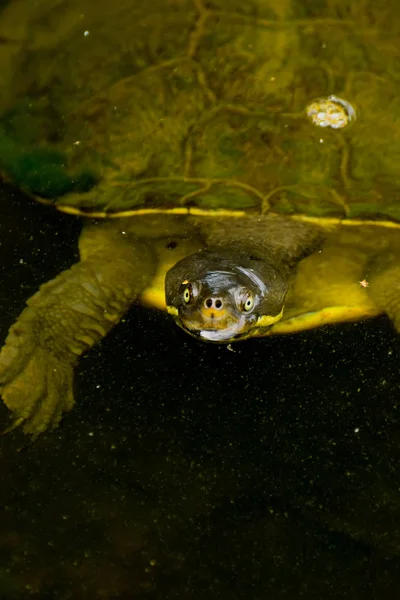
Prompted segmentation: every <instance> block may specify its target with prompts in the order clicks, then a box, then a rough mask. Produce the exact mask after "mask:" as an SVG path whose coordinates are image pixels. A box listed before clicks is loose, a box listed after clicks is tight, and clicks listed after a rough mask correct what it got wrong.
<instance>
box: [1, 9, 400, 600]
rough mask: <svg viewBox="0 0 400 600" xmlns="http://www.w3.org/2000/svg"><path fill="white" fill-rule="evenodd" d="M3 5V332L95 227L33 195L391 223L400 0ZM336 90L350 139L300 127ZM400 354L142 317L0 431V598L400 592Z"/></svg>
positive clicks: (346, 338)
mask: <svg viewBox="0 0 400 600" xmlns="http://www.w3.org/2000/svg"><path fill="white" fill-rule="evenodd" d="M3 4H4V8H2V12H0V42H1V47H0V62H1V66H2V80H1V81H0V86H1V100H0V108H1V114H2V115H3V116H2V119H1V127H0V165H1V169H2V171H3V173H4V174H6V175H7V176H8V178H10V179H11V180H12V181H13V186H14V187H12V186H10V185H8V184H2V187H1V189H0V236H1V237H0V242H1V245H0V252H1V254H0V278H1V279H0V280H1V286H0V305H1V306H0V309H1V312H0V315H1V318H0V335H1V340H2V341H3V340H4V339H5V338H6V335H7V331H8V328H9V327H10V325H11V324H12V323H13V322H14V321H15V319H16V318H17V317H18V315H19V313H20V312H21V310H22V309H23V307H24V303H25V301H26V299H27V298H28V297H30V296H31V295H32V294H33V293H34V292H35V291H36V290H37V288H38V286H39V285H40V284H42V283H44V282H46V281H48V280H49V279H52V278H53V277H55V276H56V275H57V274H58V273H59V272H60V271H62V270H64V269H67V268H69V267H70V266H71V265H72V264H73V263H74V262H75V261H76V260H77V259H78V254H77V240H78V237H79V232H80V228H81V224H80V221H79V220H78V219H75V217H71V216H68V215H63V214H61V213H56V212H55V211H54V210H53V209H52V208H49V207H46V206H41V205H39V204H38V203H35V202H34V201H33V200H29V199H28V198H27V196H25V195H23V194H21V193H20V192H18V191H16V187H18V185H19V186H22V187H24V188H26V189H27V190H28V191H32V192H35V193H40V194H41V195H42V196H43V197H46V198H47V199H49V198H50V199H51V200H52V201H56V202H61V203H62V204H64V205H65V204H67V203H68V204H74V205H75V206H82V195H81V193H83V192H84V190H86V192H85V193H86V196H85V198H86V199H85V202H84V203H83V204H84V205H85V208H90V209H91V210H93V209H95V210H99V209H102V210H103V209H104V208H105V205H107V206H106V208H107V210H108V211H110V212H112V211H115V210H121V209H126V208H131V207H132V206H135V207H138V206H140V207H142V208H154V207H159V206H160V205H164V203H166V202H167V203H168V206H169V207H173V206H174V207H176V206H178V205H179V207H180V208H184V207H185V206H194V205H195V206H196V207H200V208H202V209H205V208H208V207H215V206H216V204H217V203H218V205H221V204H223V205H224V207H226V206H228V207H230V206H234V207H235V208H236V209H237V210H243V211H260V210H267V208H268V209H269V210H273V211H275V212H279V213H281V214H288V213H294V212H306V213H307V214H308V215H313V216H320V215H323V216H328V217H332V218H341V217H353V216H355V217H357V218H363V217H366V216H367V217H368V218H370V219H382V218H391V219H394V220H397V219H398V218H399V215H400V211H399V206H400V204H399V182H398V172H399V169H398V147H399V146H398V138H399V134H398V126H399V120H398V118H399V117H398V115H399V114H400V113H399V108H400V107H399V100H398V98H399V89H398V88H399V87H400V81H399V74H398V68H397V67H398V64H399V56H400V49H399V47H398V39H399V34H400V9H399V8H398V6H397V3H395V2H394V1H393V2H389V1H388V2H382V3H373V2H370V1H368V0H365V1H362V0H357V1H356V2H353V3H350V2H344V1H339V0H338V1H336V2H334V1H332V2H329V1H321V2H295V1H294V0H285V1H284V2H281V3H279V6H276V5H275V3H274V2H271V1H269V0H257V1H256V0H252V2H249V3H246V4H243V3H239V2H235V1H232V2H229V3H228V2H227V1H224V0H215V1H212V2H202V1H201V0H197V1H189V0H157V1H156V2H154V3H153V4H152V5H151V7H150V5H149V7H148V9H147V8H146V9H145V4H143V2H139V0H138V1H137V2H136V1H135V0H123V1H122V0H121V2H119V3H109V2H103V1H97V2H96V3H95V2H93V1H91V0H85V1H78V0H76V1H72V0H68V2H67V1H62V0H60V1H56V0H42V1H41V2H35V3H32V2H28V0H20V1H19V2H17V0H15V2H14V1H11V2H8V3H3ZM166 22H167V23H168V26H166ZM330 94H334V95H336V96H339V97H341V98H344V99H345V100H346V101H348V102H350V103H351V104H352V105H354V107H355V110H356V114H357V119H356V121H355V123H354V124H352V125H351V126H350V127H349V128H344V129H343V130H332V129H330V128H317V127H314V126H313V125H312V124H311V123H310V122H309V121H308V120H307V118H306V116H305V107H306V105H307V103H308V102H310V101H312V100H314V99H315V98H321V97H326V96H328V95H330ZM114 107H116V108H115V109H114ZM161 114H163V116H162V120H163V125H162V127H161V126H160V125H159V122H160V118H161V117H160V115H161ZM156 123H158V125H157V127H156ZM98 180H99V181H100V183H99V184H98V185H97V187H94V188H92V186H93V185H94V184H95V183H96V182H97V181H98ZM126 186H128V188H129V190H131V192H130V193H129V194H128V195H127V194H126V193H121V194H120V193H119V192H118V190H121V189H122V190H125V189H126ZM222 190H229V198H230V202H231V204H229V203H227V201H224V202H225V204H224V202H222V203H221V200H220V198H221V194H222V195H224V194H225V192H224V193H222ZM67 191H68V192H70V195H69V196H65V195H64V193H65V192H67ZM225 195H226V194H225ZM182 197H183V198H184V199H185V200H184V201H183V202H182ZM224 197H225V196H224ZM226 197H228V196H227V195H226ZM178 198H180V201H179V200H178ZM393 285H397V281H393ZM399 356H400V344H399V337H398V333H397V332H396V331H395V329H394V327H393V325H392V323H391V322H390V320H389V318H387V317H386V316H381V317H377V318H375V319H371V320H368V321H364V322H359V323H354V324H353V323H348V324H342V325H337V326H331V327H324V328H321V329H316V330H313V331H309V332H303V333H299V334H296V335H292V336H282V337H271V338H268V339H260V340H253V341H248V342H244V343H242V344H239V345H237V346H235V347H234V351H229V350H228V349H227V348H226V347H219V346H210V345H206V344H202V343H199V342H197V341H196V340H194V339H192V338H190V337H189V336H187V335H186V334H185V333H184V332H182V331H180V330H179V329H178V328H177V327H176V326H175V325H174V324H173V323H172V322H171V321H170V319H169V318H168V317H167V316H166V315H164V313H162V312H158V311H153V310H149V309H145V308H143V307H140V306H134V307H132V308H131V310H130V311H129V313H128V314H127V316H126V318H125V319H124V321H123V322H122V323H120V324H119V325H118V326H117V327H116V328H115V329H114V330H112V332H111V333H110V334H109V335H108V336H107V338H106V339H105V340H104V341H102V342H101V343H100V344H99V345H97V346H96V347H95V348H94V349H93V350H91V351H90V352H89V353H88V354H87V355H85V357H84V358H83V359H81V361H80V365H79V367H78V372H77V379H76V383H75V397H76V401H77V404H76V407H75V408H74V410H73V411H72V412H70V413H69V414H68V415H67V416H66V417H65V418H64V419H63V421H62V425H61V426H60V427H59V428H58V429H56V430H54V431H52V432H49V433H46V434H45V435H42V436H40V437H39V438H38V439H37V440H36V442H35V443H34V444H32V445H29V438H27V437H26V436H24V435H23V434H22V433H20V432H19V431H16V432H13V433H12V434H9V435H8V436H5V437H3V438H1V440H0V482H1V486H0V561H1V562H0V598H1V599H2V598H5V599H6V598H21V599H25V598H38V599H42V598H49V599H51V598H54V599H60V600H61V599H69V598H83V599H86V598H87V599H92V598H107V599H117V598H118V599H125V598H126V599H129V598H131V599H135V600H136V599H149V600H153V599H164V598H165V599H167V598H171V599H172V598H181V599H184V600H186V599H188V600H189V599H193V600H206V599H207V600H209V599H213V598H223V599H227V600H236V599H245V600H250V599H251V600H264V599H265V598H271V599H277V600H278V599H281V598H282V599H283V598H285V599H289V600H292V599H297V598H307V599H308V598H310V599H314V598H315V599H320V598H321V597H327V598H338V599H339V598H340V599H342V598H349V599H351V600H353V599H354V600H355V599H362V600H375V599H377V598H380V599H388V600H391V599H393V598H396V597H398V595H399V593H400V561H399V553H400V479H399V475H398V467H399V460H400V445H399V439H400V436H399V434H400V425H399V416H398V415H399V409H398V404H399V394H400V386H399V373H398V363H399ZM0 418H1V422H2V423H3V424H4V427H5V426H6V425H8V423H9V420H8V411H7V409H6V408H5V407H4V406H2V407H1V412H0Z"/></svg>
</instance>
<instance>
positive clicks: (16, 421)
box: [1, 417, 25, 435]
mask: <svg viewBox="0 0 400 600" xmlns="http://www.w3.org/2000/svg"><path fill="white" fill-rule="evenodd" d="M24 420H25V419H23V418H22V417H20V418H19V419H14V421H13V422H12V423H11V425H10V426H9V427H6V429H4V430H3V431H2V432H1V435H7V433H11V432H12V431H14V429H17V427H19V426H20V425H22V423H23V422H24Z"/></svg>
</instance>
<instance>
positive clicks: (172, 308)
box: [167, 306, 179, 317]
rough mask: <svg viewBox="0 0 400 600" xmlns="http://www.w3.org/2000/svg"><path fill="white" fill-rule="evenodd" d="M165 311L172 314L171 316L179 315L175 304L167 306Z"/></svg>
mask: <svg viewBox="0 0 400 600" xmlns="http://www.w3.org/2000/svg"><path fill="white" fill-rule="evenodd" d="M167 312H168V314H169V315H172V316H173V317H177V316H179V312H178V309H177V308H176V307H175V306H167Z"/></svg>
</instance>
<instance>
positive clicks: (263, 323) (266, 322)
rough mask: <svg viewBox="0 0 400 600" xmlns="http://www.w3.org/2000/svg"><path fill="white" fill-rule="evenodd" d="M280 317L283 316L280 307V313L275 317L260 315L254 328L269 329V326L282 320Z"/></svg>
mask: <svg viewBox="0 0 400 600" xmlns="http://www.w3.org/2000/svg"><path fill="white" fill-rule="evenodd" d="M282 316H283V307H282V310H281V312H280V313H279V314H277V315H275V316H272V315H262V317H259V318H258V319H257V323H256V326H257V327H269V326H270V325H273V324H274V323H277V321H280V320H281V319H282Z"/></svg>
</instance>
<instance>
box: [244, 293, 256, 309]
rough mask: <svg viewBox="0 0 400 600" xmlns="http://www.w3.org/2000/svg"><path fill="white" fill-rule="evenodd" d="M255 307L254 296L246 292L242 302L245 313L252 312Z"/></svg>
mask: <svg viewBox="0 0 400 600" xmlns="http://www.w3.org/2000/svg"><path fill="white" fill-rule="evenodd" d="M253 306H254V296H253V294H252V293H251V292H246V294H244V296H243V300H242V310H244V312H250V311H251V309H252V308H253Z"/></svg>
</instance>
